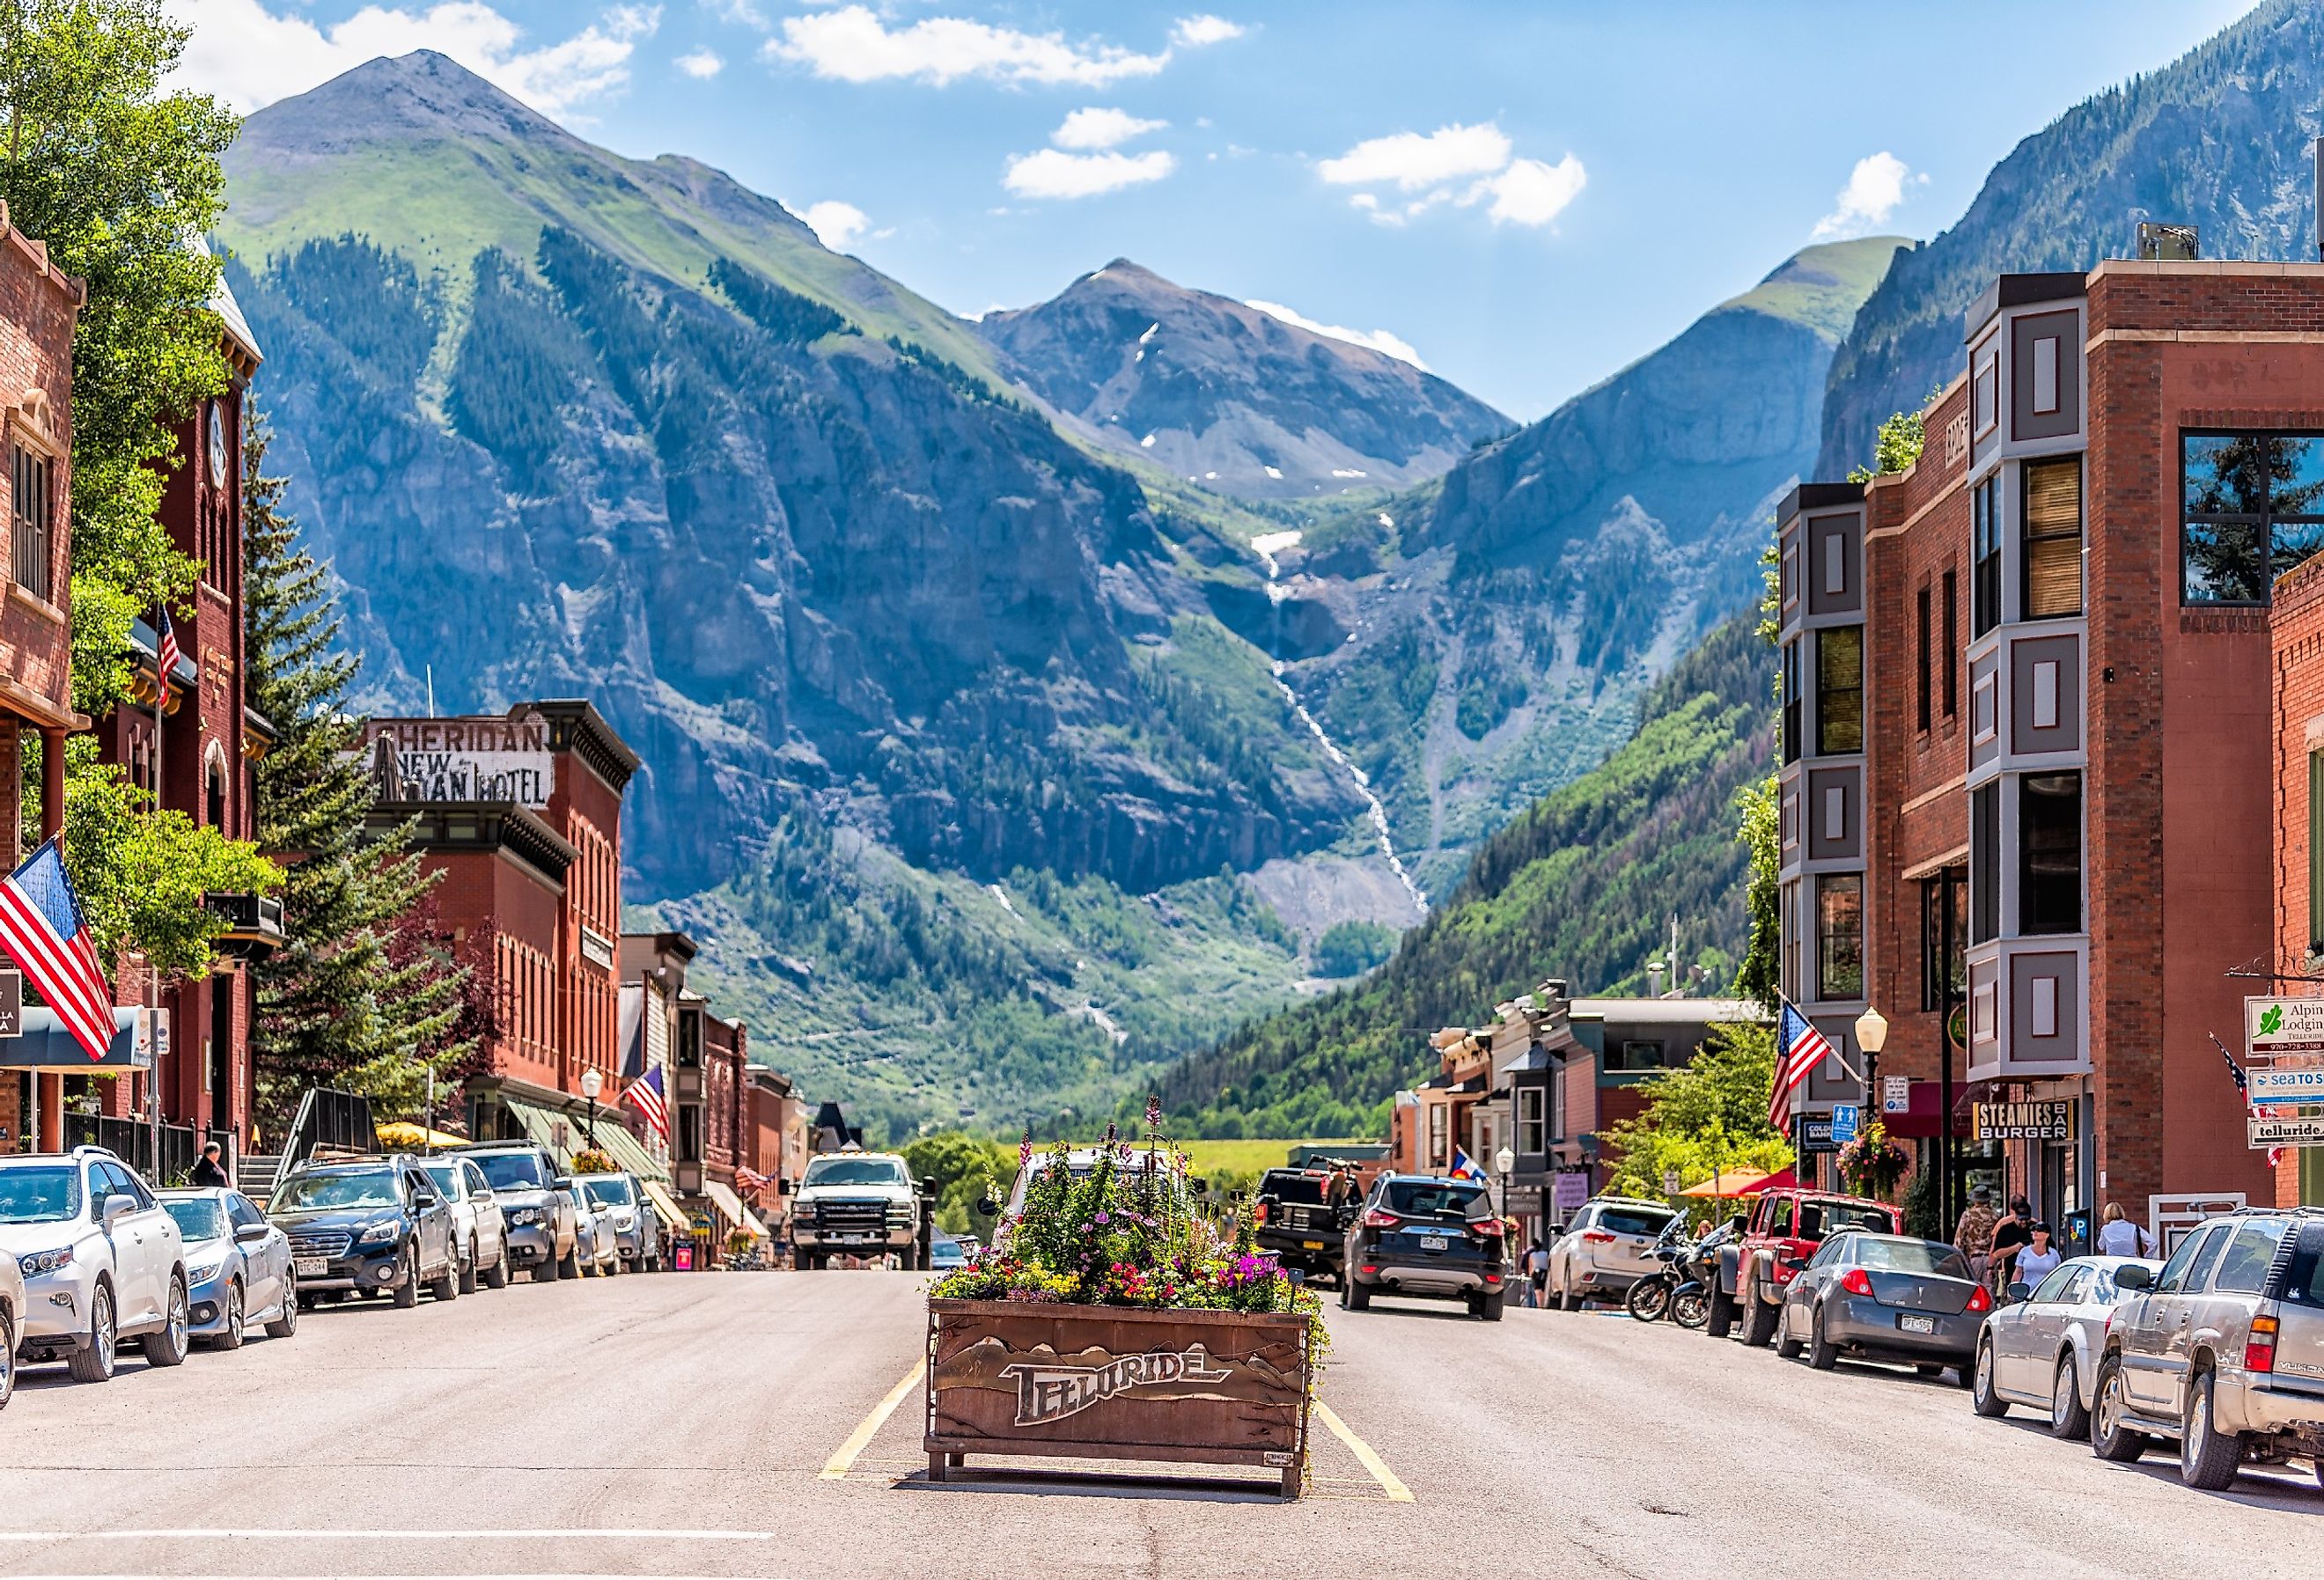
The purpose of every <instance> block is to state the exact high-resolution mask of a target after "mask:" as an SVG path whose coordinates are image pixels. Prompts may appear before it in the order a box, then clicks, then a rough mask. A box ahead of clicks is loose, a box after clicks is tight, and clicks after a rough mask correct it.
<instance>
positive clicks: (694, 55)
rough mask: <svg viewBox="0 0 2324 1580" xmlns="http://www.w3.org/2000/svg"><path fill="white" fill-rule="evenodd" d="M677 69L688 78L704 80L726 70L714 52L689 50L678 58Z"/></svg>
mask: <svg viewBox="0 0 2324 1580" xmlns="http://www.w3.org/2000/svg"><path fill="white" fill-rule="evenodd" d="M678 69H679V70H680V71H683V72H685V73H686V74H687V76H688V77H692V78H696V79H705V80H706V79H709V78H713V77H715V76H717V75H718V74H719V73H720V72H721V71H724V69H726V62H725V61H724V60H720V59H719V58H718V51H715V50H689V51H687V52H686V53H685V54H683V55H680V56H679V57H678Z"/></svg>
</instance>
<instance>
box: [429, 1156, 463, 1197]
mask: <svg viewBox="0 0 2324 1580" xmlns="http://www.w3.org/2000/svg"><path fill="white" fill-rule="evenodd" d="M420 1172H421V1173H423V1174H425V1175H427V1176H428V1178H430V1179H432V1180H434V1181H435V1182H436V1188H437V1189H438V1190H440V1191H442V1192H443V1193H444V1199H445V1200H446V1201H458V1200H459V1199H460V1198H461V1197H465V1196H466V1195H467V1194H468V1187H466V1186H465V1185H463V1184H462V1183H461V1182H460V1166H459V1165H458V1164H457V1163H422V1164H421V1165H420Z"/></svg>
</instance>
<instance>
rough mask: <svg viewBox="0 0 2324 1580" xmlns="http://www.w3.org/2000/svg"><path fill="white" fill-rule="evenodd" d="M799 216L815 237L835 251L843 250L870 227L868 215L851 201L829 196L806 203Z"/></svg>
mask: <svg viewBox="0 0 2324 1580" xmlns="http://www.w3.org/2000/svg"><path fill="white" fill-rule="evenodd" d="M799 217H800V218H801V219H804V220H806V221H807V228H808V229H809V230H811V231H813V232H815V239H816V240H817V241H819V242H821V243H822V244H823V245H825V246H827V247H829V248H830V249H831V250H832V251H833V252H835V253H844V252H845V251H846V250H847V246H848V244H849V243H850V242H853V240H854V239H855V238H856V237H857V236H862V234H863V233H864V232H865V231H867V230H869V229H871V216H870V215H868V214H866V213H864V212H863V210H862V209H861V208H857V207H856V206H855V205H854V204H853V203H842V202H840V201H839V200H837V199H831V198H826V199H824V200H823V201H822V202H820V203H810V204H808V205H807V211H806V212H805V213H803V214H801V215H800V216H799Z"/></svg>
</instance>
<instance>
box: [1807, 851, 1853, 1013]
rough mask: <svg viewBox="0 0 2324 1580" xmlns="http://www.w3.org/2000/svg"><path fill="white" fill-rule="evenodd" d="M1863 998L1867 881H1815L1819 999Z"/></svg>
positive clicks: (1839, 876) (1825, 877)
mask: <svg viewBox="0 0 2324 1580" xmlns="http://www.w3.org/2000/svg"><path fill="white" fill-rule="evenodd" d="M1863 996H1864V880H1863V878H1862V877H1861V876H1859V875H1858V874H1857V873H1824V874H1822V875H1821V877H1819V878H1817V879H1816V997H1818V998H1819V999H1859V998H1862V997H1863Z"/></svg>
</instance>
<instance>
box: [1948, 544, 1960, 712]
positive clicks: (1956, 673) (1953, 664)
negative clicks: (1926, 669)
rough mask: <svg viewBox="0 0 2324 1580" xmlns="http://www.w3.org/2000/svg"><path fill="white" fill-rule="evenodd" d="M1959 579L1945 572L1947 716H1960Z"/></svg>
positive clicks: (1949, 572) (1951, 573)
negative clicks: (1957, 584)
mask: <svg viewBox="0 0 2324 1580" xmlns="http://www.w3.org/2000/svg"><path fill="white" fill-rule="evenodd" d="M1958 580H1959V578H1958V577H1956V576H1955V575H1954V573H1953V572H1951V571H1950V570H1948V571H1946V572H1945V716H1946V717H1947V718H1958V717H1960V657H1961V651H1960V614H1959V609H1960V597H1959V596H1957V595H1958V592H1959V588H1958V587H1957V586H1956V583H1957V581H1958Z"/></svg>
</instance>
